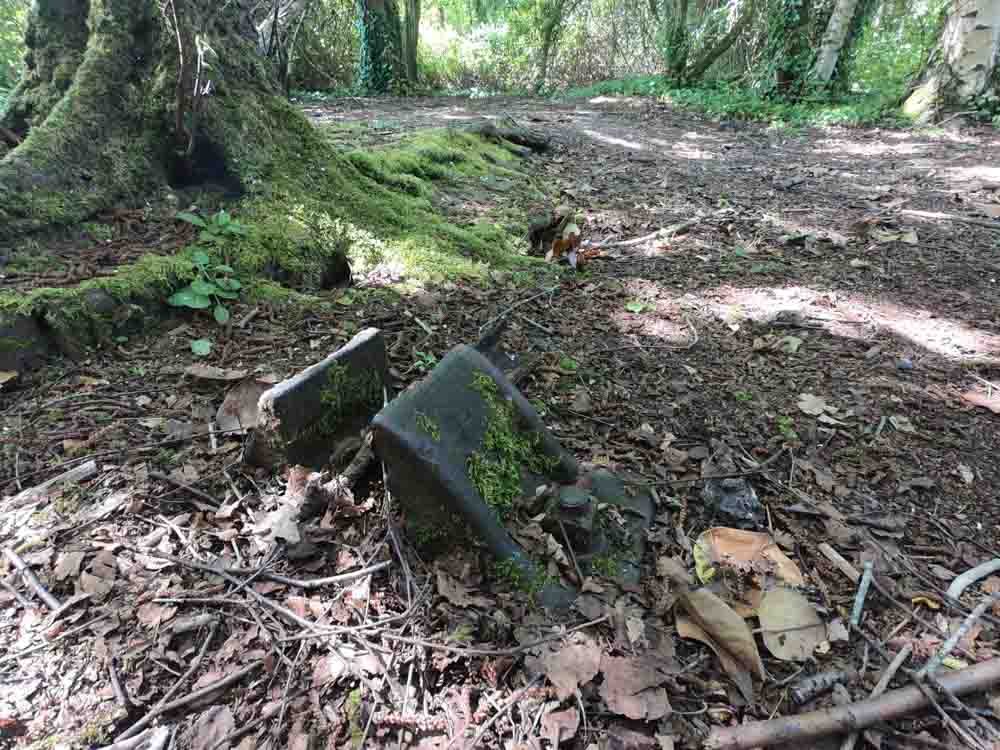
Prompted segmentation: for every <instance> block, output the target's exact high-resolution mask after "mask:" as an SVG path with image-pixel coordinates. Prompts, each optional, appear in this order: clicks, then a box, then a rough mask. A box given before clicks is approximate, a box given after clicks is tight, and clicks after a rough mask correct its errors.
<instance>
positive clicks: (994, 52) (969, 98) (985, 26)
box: [903, 0, 1000, 122]
mask: <svg viewBox="0 0 1000 750" xmlns="http://www.w3.org/2000/svg"><path fill="white" fill-rule="evenodd" d="M998 56H1000V2H998V1H997V0H951V3H950V5H949V8H948V16H947V19H946V20H945V23H944V26H943V27H942V30H941V36H940V41H939V43H938V48H937V50H936V51H935V54H934V56H933V57H932V58H931V60H930V62H929V64H928V65H927V66H926V68H925V70H924V72H923V75H922V76H921V79H920V83H919V84H918V85H917V86H916V88H915V89H914V90H913V92H912V93H911V94H910V95H909V96H908V97H907V99H906V101H905V102H904V104H903V112H904V114H907V115H908V116H910V117H913V118H914V119H916V120H917V121H918V122H927V121H929V120H932V119H933V118H934V117H935V116H936V115H938V114H939V113H940V112H941V111H943V110H945V109H947V108H950V107H956V108H963V107H965V106H967V105H969V104H972V103H973V102H974V100H975V99H977V98H979V97H983V96H985V95H991V96H994V97H995V96H997V95H998V94H1000V91H998V86H997V67H998V60H997V58H998Z"/></svg>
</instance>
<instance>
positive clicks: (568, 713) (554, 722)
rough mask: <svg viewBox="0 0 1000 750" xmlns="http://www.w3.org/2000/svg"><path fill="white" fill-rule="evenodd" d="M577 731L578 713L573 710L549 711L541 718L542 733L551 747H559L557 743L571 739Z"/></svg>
mask: <svg viewBox="0 0 1000 750" xmlns="http://www.w3.org/2000/svg"><path fill="white" fill-rule="evenodd" d="M579 729H580V713H579V711H577V710H576V709H575V708H567V709H565V710H564V711H549V712H548V713H547V714H545V716H543V717H542V731H543V732H544V733H545V736H546V737H548V739H549V742H550V743H551V744H552V747H559V743H561V742H566V741H567V740H571V739H573V738H574V737H576V733H577V731H578V730H579Z"/></svg>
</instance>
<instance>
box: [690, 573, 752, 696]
mask: <svg viewBox="0 0 1000 750" xmlns="http://www.w3.org/2000/svg"><path fill="white" fill-rule="evenodd" d="M680 603H681V606H683V607H684V609H685V611H686V612H687V613H688V614H689V615H690V616H691V619H692V620H694V621H695V623H697V624H698V626H699V627H700V628H701V629H702V630H704V631H705V632H706V633H707V634H708V635H709V636H711V638H712V640H713V641H715V642H716V643H717V644H718V645H719V647H720V648H724V649H725V650H726V651H728V652H729V653H730V654H732V656H733V657H735V658H736V660H737V661H738V662H739V663H740V664H742V665H743V666H744V667H746V668H747V669H749V670H750V672H751V673H752V674H754V675H756V676H758V677H760V678H761V679H764V663H763V662H762V661H761V659H760V652H759V651H758V650H757V643H756V641H754V638H753V633H751V632H750V628H749V627H747V624H746V623H745V622H744V621H743V618H742V617H740V616H739V615H738V614H736V612H734V611H733V609H732V607H730V606H729V605H728V604H726V603H725V602H724V601H722V599H720V598H719V597H717V596H716V595H715V594H713V593H712V592H711V591H709V590H708V589H695V590H694V591H685V592H684V593H683V594H681V596H680Z"/></svg>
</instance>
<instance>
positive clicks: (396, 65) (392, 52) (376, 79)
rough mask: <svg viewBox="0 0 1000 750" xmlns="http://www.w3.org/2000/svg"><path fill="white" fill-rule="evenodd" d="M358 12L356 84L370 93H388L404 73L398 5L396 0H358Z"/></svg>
mask: <svg viewBox="0 0 1000 750" xmlns="http://www.w3.org/2000/svg"><path fill="white" fill-rule="evenodd" d="M358 11H359V15H360V18H359V24H358V30H359V32H360V36H361V59H360V64H359V70H358V83H359V84H360V86H361V88H362V89H364V90H365V91H367V92H368V93H370V94H385V93H388V92H389V91H392V90H393V89H395V88H397V87H398V86H399V83H400V81H402V79H403V77H404V75H405V71H404V67H403V39H402V29H401V25H400V20H399V7H398V6H397V5H396V0H359V7H358Z"/></svg>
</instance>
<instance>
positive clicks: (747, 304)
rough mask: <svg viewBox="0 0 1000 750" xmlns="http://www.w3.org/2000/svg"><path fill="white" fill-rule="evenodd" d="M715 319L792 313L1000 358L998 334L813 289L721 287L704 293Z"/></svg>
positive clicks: (986, 359) (941, 351)
mask: <svg viewBox="0 0 1000 750" xmlns="http://www.w3.org/2000/svg"><path fill="white" fill-rule="evenodd" d="M703 296H704V298H705V301H706V302H707V303H708V307H709V309H710V310H712V312H713V314H715V315H716V317H718V318H720V319H722V320H725V321H726V322H732V321H734V320H739V319H742V320H744V321H754V322H767V321H770V320H773V319H774V318H775V316H777V315H778V314H779V313H781V314H782V315H788V314H794V315H796V316H799V317H801V318H802V319H804V320H806V321H807V322H808V323H810V324H813V325H817V326H820V327H822V328H824V329H826V330H827V331H829V332H830V333H832V334H834V335H836V336H843V337H845V338H851V339H865V340H870V339H874V338H875V337H877V335H878V334H879V333H890V334H893V335H895V336H898V337H900V338H901V339H904V340H906V341H909V342H911V343H912V344H914V345H916V346H919V347H921V348H922V349H925V350H926V351H929V352H932V353H934V354H938V355H941V356H942V357H946V358H948V359H952V360H957V361H962V362H978V363H993V362H1000V336H998V335H996V334H993V333H988V332H986V331H982V330H980V329H978V328H973V327H971V326H969V325H968V324H966V323H964V322H963V321H960V320H956V319H953V318H944V317H940V316H938V315H936V314H935V313H933V312H931V311H929V310H924V309H921V308H918V307H912V306H905V305H900V304H897V303H894V302H886V301H883V300H878V299H871V298H868V297H864V296H861V295H856V294H849V293H845V292H835V291H819V290H816V289H810V288H809V287H799V286H788V287H770V288H753V289H748V288H733V287H720V288H718V289H714V290H711V291H708V292H705V293H704V295H703Z"/></svg>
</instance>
